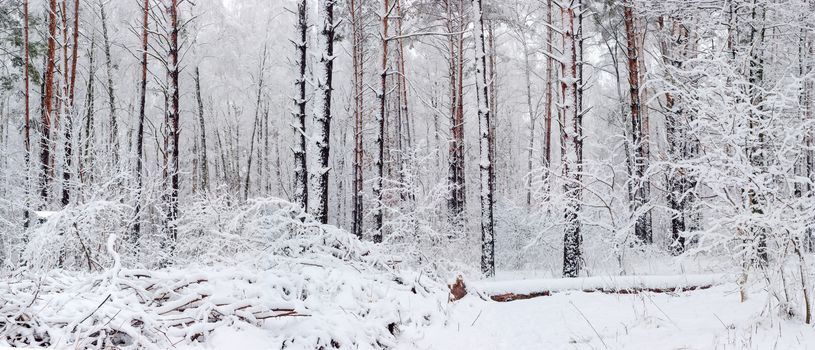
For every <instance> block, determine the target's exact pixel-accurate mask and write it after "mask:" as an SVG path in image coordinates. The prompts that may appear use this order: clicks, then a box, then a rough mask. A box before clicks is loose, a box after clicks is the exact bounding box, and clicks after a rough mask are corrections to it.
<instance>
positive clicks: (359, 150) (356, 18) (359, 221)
mask: <svg viewBox="0 0 815 350" xmlns="http://www.w3.org/2000/svg"><path fill="white" fill-rule="evenodd" d="M361 9H362V7H361V6H360V4H359V3H357V1H356V0H351V9H350V11H351V31H352V32H351V35H352V38H353V43H352V48H351V49H352V61H353V65H354V184H353V193H352V197H353V198H352V200H353V208H352V216H353V218H352V220H351V221H352V223H351V225H352V230H351V231H352V233H353V234H354V235H356V236H357V238H359V239H362V232H363V225H364V223H363V220H364V215H363V214H364V213H363V210H364V208H363V203H362V197H363V193H362V191H363V168H362V163H363V162H364V160H363V156H364V149H363V143H362V141H363V139H362V136H363V135H362V127H363V121H362V117H363V115H362V113H363V108H364V104H363V93H364V88H365V86H364V81H363V79H364V73H365V71H364V67H363V64H364V61H365V60H364V57H363V42H362V28H361V26H360V20H361V19H360V15H361V13H360V12H361Z"/></svg>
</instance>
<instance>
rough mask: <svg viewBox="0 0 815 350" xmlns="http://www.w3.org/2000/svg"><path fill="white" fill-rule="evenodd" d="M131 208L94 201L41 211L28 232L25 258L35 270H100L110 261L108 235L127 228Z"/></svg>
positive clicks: (123, 231)
mask: <svg viewBox="0 0 815 350" xmlns="http://www.w3.org/2000/svg"><path fill="white" fill-rule="evenodd" d="M131 212H132V210H131V209H130V207H128V206H127V205H125V204H122V203H121V202H118V201H93V202H89V203H85V204H81V205H75V206H74V205H72V206H68V207H66V208H65V209H62V210H60V211H55V212H38V213H37V216H35V218H33V219H32V224H33V226H32V228H31V229H30V230H28V231H27V232H26V233H25V234H26V235H28V244H27V245H26V246H25V250H24V252H23V254H22V260H23V261H24V262H25V265H26V266H27V267H28V268H31V269H35V270H49V269H54V268H64V269H70V270H101V269H103V268H105V267H106V266H109V265H110V256H108V255H107V254H106V253H105V242H107V239H108V236H109V235H111V234H117V235H122V234H124V233H125V232H127V228H128V227H130V222H131V221H130V215H131ZM37 217H39V219H40V220H41V221H42V222H41V223H37V221H38V219H37Z"/></svg>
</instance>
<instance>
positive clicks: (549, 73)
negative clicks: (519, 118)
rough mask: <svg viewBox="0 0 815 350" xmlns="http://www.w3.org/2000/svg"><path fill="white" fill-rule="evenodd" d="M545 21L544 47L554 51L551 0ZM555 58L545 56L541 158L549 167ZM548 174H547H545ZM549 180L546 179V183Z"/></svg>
mask: <svg viewBox="0 0 815 350" xmlns="http://www.w3.org/2000/svg"><path fill="white" fill-rule="evenodd" d="M546 9H547V10H546V21H547V23H549V25H548V26H547V27H546V47H547V51H548V52H554V50H553V49H554V47H555V43H554V40H555V39H554V30H552V27H553V26H554V23H553V22H552V11H553V9H552V0H548V1H547V2H546ZM554 74H555V60H554V59H553V58H552V57H549V56H547V57H546V93H545V98H546V117H545V118H546V121H545V126H544V131H543V132H544V135H543V159H544V161H545V162H546V164H545V166H546V167H547V168H550V167H551V166H552V107H553V100H554V99H553V96H552V95H553V94H552V92H553V91H554V86H553V85H554V81H555V77H554ZM547 176H548V174H547ZM549 183H551V181H547V184H549Z"/></svg>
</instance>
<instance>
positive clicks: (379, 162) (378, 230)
mask: <svg viewBox="0 0 815 350" xmlns="http://www.w3.org/2000/svg"><path fill="white" fill-rule="evenodd" d="M382 3H383V12H382V13H383V15H382V67H381V68H382V70H381V71H380V73H379V92H377V95H378V96H377V97H378V98H379V117H378V118H377V136H376V146H377V152H378V154H377V159H376V172H377V178H376V182H375V183H374V188H373V192H374V197H376V201H377V203H376V212H374V225H375V227H374V230H375V231H374V237H373V238H374V243H382V224H383V215H384V213H383V209H382V207H383V206H384V203H383V201H384V198H383V197H382V191H383V188H382V187H383V185H384V178H385V133H386V132H387V130H386V129H385V118H386V117H387V115H386V114H387V104H386V102H387V98H386V97H387V96H386V94H387V92H388V54H389V52H388V15H387V14H388V13H389V11H390V3H389V1H388V0H383V2H382Z"/></svg>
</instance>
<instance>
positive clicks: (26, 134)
mask: <svg viewBox="0 0 815 350" xmlns="http://www.w3.org/2000/svg"><path fill="white" fill-rule="evenodd" d="M30 56H31V55H30V50H29V48H28V0H23V58H24V61H23V77H24V81H25V83H24V85H23V86H24V89H25V93H24V95H25V107H24V108H25V124H24V126H23V143H24V146H25V210H24V211H23V228H24V229H27V228H28V227H29V226H30V225H31V211H30V206H31V193H30V192H31V110H30V103H29V102H30V98H31V92H30V87H29V82H30V80H31V79H30V77H29V75H28V74H29V67H31V57H30Z"/></svg>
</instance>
